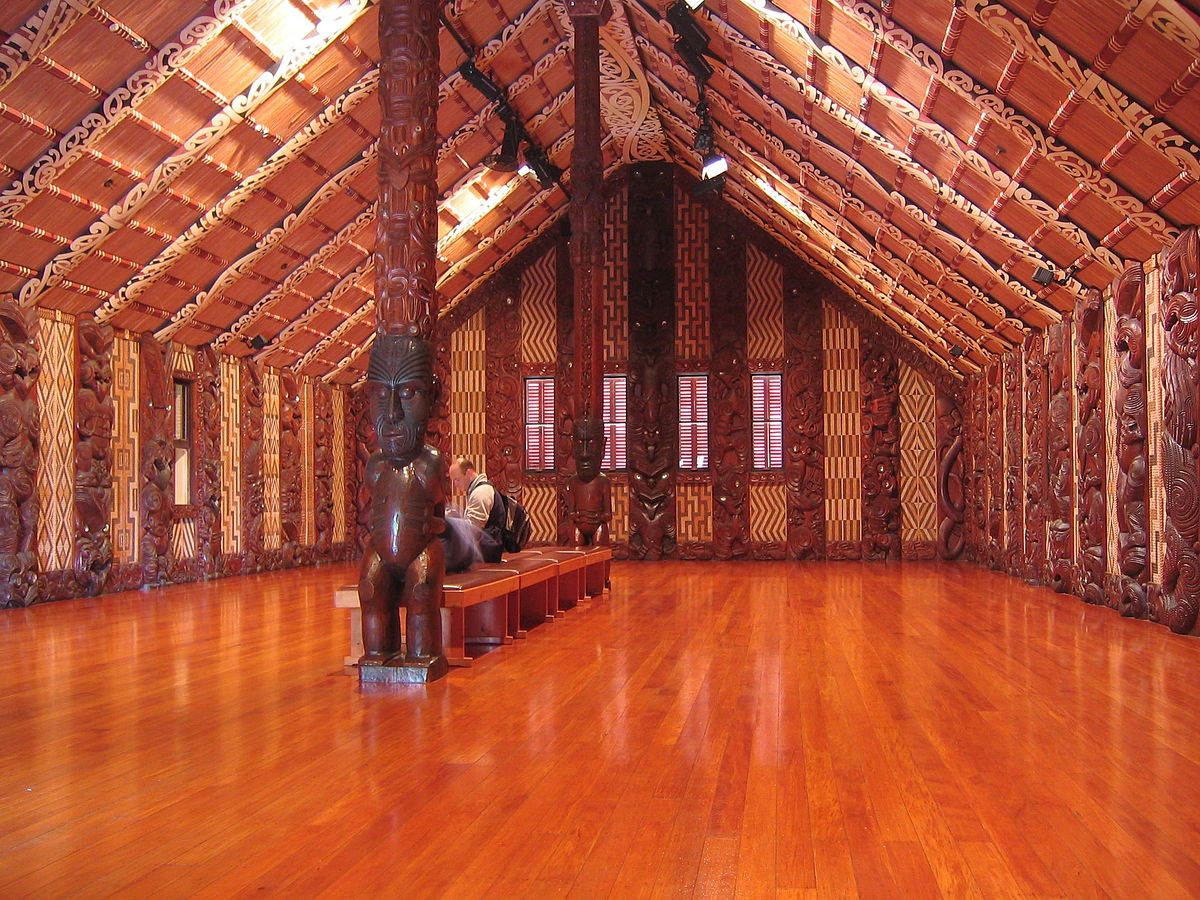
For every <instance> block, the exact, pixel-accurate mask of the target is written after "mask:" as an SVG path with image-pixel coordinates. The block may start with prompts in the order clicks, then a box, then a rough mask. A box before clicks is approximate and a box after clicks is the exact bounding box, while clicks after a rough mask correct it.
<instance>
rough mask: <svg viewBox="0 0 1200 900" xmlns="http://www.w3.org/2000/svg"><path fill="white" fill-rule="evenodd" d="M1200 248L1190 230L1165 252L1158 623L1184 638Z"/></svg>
mask: <svg viewBox="0 0 1200 900" xmlns="http://www.w3.org/2000/svg"><path fill="white" fill-rule="evenodd" d="M1198 278H1200V241H1197V237H1196V229H1195V228H1188V229H1186V230H1185V231H1184V232H1183V234H1181V235H1180V236H1179V239H1178V240H1176V241H1175V243H1174V244H1172V245H1171V248H1170V249H1169V250H1168V251H1167V255H1166V259H1165V261H1164V264H1163V291H1162V311H1161V319H1162V325H1163V330H1164V331H1165V333H1166V349H1165V352H1164V353H1163V361H1162V378H1163V445H1162V458H1163V480H1164V483H1165V485H1166V494H1167V497H1166V529H1165V537H1166V544H1167V548H1166V556H1165V558H1164V560H1163V571H1162V592H1161V594H1160V596H1159V603H1160V608H1159V609H1158V610H1156V612H1157V613H1158V618H1159V620H1160V621H1162V622H1164V623H1165V624H1166V625H1167V626H1168V627H1170V629H1171V630H1172V631H1174V632H1176V633H1178V634H1188V633H1190V632H1192V631H1193V630H1194V629H1195V627H1196V614H1197V611H1198V610H1200V557H1198V556H1197V553H1196V548H1197V541H1200V490H1198V487H1200V473H1198V472H1197V460H1198V459H1200V434H1198V433H1197V427H1198V426H1197V402H1198V401H1200V385H1198V384H1197V374H1198V372H1197V360H1196V354H1197V352H1200V297H1198V296H1197V291H1198V290H1200V284H1197V279H1198Z"/></svg>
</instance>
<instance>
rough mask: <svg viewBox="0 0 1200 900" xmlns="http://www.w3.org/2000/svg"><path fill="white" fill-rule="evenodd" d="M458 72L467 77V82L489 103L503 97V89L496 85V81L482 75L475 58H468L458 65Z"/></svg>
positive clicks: (498, 100)
mask: <svg viewBox="0 0 1200 900" xmlns="http://www.w3.org/2000/svg"><path fill="white" fill-rule="evenodd" d="M458 74H459V75H461V76H462V77H463V78H465V79H467V82H468V83H469V84H470V85H471V87H473V88H475V90H477V91H479V93H481V94H483V96H484V97H485V98H487V100H488V101H489V102H491V103H499V102H500V101H501V100H503V99H504V91H502V90H500V88H499V87H498V86H497V85H496V82H494V81H492V79H490V78H488V77H487V76H486V75H484V74H483V73H482V72H481V71H479V68H478V67H477V66H476V65H475V60H473V59H468V60H467V61H466V62H465V63H463V64H462V65H461V66H459V67H458Z"/></svg>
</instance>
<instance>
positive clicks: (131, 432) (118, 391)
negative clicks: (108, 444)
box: [112, 333, 142, 563]
mask: <svg viewBox="0 0 1200 900" xmlns="http://www.w3.org/2000/svg"><path fill="white" fill-rule="evenodd" d="M112 373H113V382H112V398H113V409H114V412H115V418H114V420H113V441H112V464H113V468H112V471H113V503H112V544H113V562H115V563H132V562H136V561H137V558H138V541H139V535H140V534H141V533H142V532H141V520H140V516H139V512H140V508H139V506H138V482H137V479H138V454H139V453H140V452H141V450H140V448H139V446H138V425H137V417H138V409H139V408H140V407H141V403H140V397H139V392H138V342H137V341H136V340H135V339H133V338H131V337H129V336H128V335H125V334H120V333H118V334H116V335H115V336H114V338H113V357H112Z"/></svg>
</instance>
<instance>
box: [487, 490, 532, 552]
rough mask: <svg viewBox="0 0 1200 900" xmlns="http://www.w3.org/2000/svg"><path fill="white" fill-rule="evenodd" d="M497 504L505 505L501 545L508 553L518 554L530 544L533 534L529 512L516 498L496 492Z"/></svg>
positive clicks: (501, 528)
mask: <svg viewBox="0 0 1200 900" xmlns="http://www.w3.org/2000/svg"><path fill="white" fill-rule="evenodd" d="M496 503H503V504H504V519H503V524H501V526H500V544H501V546H503V547H504V549H505V551H506V552H508V553H517V552H518V551H520V549H521V548H522V547H524V546H525V545H526V544H527V543H529V536H530V534H531V533H532V532H533V522H531V521H530V519H529V512H528V511H527V510H526V509H525V507H524V506H522V505H521V504H520V502H519V501H518V500H517V498H516V497H510V496H509V495H508V494H502V493H500V492H499V491H496Z"/></svg>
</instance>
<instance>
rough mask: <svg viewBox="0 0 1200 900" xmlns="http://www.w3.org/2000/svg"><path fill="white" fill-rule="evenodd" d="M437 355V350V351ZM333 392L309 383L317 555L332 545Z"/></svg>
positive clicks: (324, 553) (321, 556)
mask: <svg viewBox="0 0 1200 900" xmlns="http://www.w3.org/2000/svg"><path fill="white" fill-rule="evenodd" d="M439 355H440V354H439ZM341 438H342V436H341V435H336V436H335V435H334V433H333V396H332V394H331V392H330V388H329V386H328V385H327V384H324V383H322V382H317V383H316V384H315V385H313V532H314V534H313V537H314V540H313V545H314V547H315V550H316V554H317V558H318V559H328V558H329V555H330V550H331V548H332V547H333V442H334V440H341Z"/></svg>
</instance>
